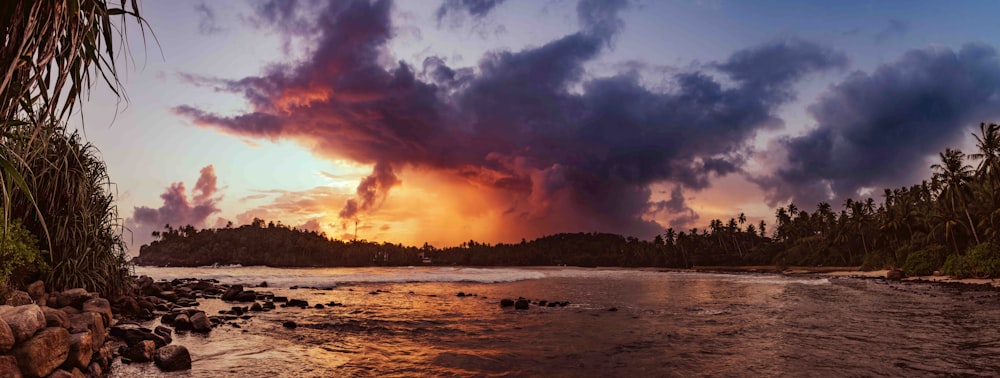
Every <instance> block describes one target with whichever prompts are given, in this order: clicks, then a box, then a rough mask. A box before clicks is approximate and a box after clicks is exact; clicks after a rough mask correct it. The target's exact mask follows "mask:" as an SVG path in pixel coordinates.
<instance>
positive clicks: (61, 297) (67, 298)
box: [56, 287, 93, 308]
mask: <svg viewBox="0 0 1000 378" xmlns="http://www.w3.org/2000/svg"><path fill="white" fill-rule="evenodd" d="M90 298H93V296H91V295H90V293H88V292H87V290H86V289H83V288H79V287H78V288H76V289H69V290H66V291H64V292H61V293H59V294H57V295H56V302H58V307H66V306H70V307H76V308H80V307H81V306H83V302H86V301H87V300H89V299H90Z"/></svg>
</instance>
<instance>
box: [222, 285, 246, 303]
mask: <svg viewBox="0 0 1000 378" xmlns="http://www.w3.org/2000/svg"><path fill="white" fill-rule="evenodd" d="M242 292H243V285H233V286H230V287H229V289H226V293H225V294H222V300H224V301H232V300H235V299H236V296H238V295H240V293H242Z"/></svg>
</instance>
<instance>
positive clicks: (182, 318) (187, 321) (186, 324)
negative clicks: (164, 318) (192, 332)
mask: <svg viewBox="0 0 1000 378" xmlns="http://www.w3.org/2000/svg"><path fill="white" fill-rule="evenodd" d="M174 328H176V329H180V330H184V329H191V318H189V317H188V316H187V314H177V317H176V318H174Z"/></svg>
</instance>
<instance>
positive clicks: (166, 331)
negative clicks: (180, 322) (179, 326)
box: [153, 326, 173, 337]
mask: <svg viewBox="0 0 1000 378" xmlns="http://www.w3.org/2000/svg"><path fill="white" fill-rule="evenodd" d="M153 333H155V334H157V335H160V336H164V337H170V335H172V334H173V331H171V330H170V328H167V327H164V326H156V328H154V329H153Z"/></svg>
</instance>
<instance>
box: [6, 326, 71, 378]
mask: <svg viewBox="0 0 1000 378" xmlns="http://www.w3.org/2000/svg"><path fill="white" fill-rule="evenodd" d="M12 354H13V355H14V357H15V358H17V366H18V367H19V368H20V369H21V374H23V375H24V376H26V377H44V376H47V375H49V374H50V373H52V371H54V370H56V368H57V367H59V365H62V363H63V362H64V361H66V357H67V356H68V355H69V332H68V331H66V329H65V328H60V327H49V328H46V329H44V330H42V331H41V332H38V333H37V334H35V336H33V337H32V338H30V339H28V340H27V341H25V342H23V343H21V344H20V345H18V346H17V347H15V348H14V352H13V353H12Z"/></svg>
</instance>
